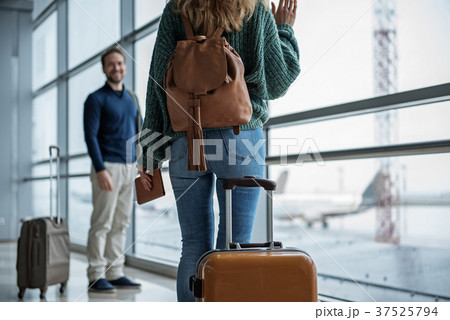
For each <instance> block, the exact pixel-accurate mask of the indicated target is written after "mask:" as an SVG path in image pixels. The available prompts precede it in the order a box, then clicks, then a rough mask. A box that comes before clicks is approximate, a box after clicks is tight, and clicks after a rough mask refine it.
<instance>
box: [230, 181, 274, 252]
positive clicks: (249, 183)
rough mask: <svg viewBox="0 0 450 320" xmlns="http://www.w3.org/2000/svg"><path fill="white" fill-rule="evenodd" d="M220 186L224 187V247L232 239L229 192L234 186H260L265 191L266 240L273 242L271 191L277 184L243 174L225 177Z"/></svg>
mask: <svg viewBox="0 0 450 320" xmlns="http://www.w3.org/2000/svg"><path fill="white" fill-rule="evenodd" d="M222 186H223V188H224V189H225V232H226V249H227V250H229V249H230V248H231V243H232V242H233V241H232V237H233V236H232V234H233V231H232V227H231V226H232V220H231V219H232V214H231V209H232V202H231V192H232V191H233V189H234V188H235V187H247V188H257V187H261V188H264V189H265V190H266V191H267V241H268V242H269V243H272V242H273V198H272V197H273V191H274V190H275V189H276V187H277V184H276V182H275V181H272V180H268V179H260V178H255V177H251V176H245V177H244V178H232V179H225V180H224V181H223V182H222Z"/></svg>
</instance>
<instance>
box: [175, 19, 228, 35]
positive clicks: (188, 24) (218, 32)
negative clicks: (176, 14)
mask: <svg viewBox="0 0 450 320" xmlns="http://www.w3.org/2000/svg"><path fill="white" fill-rule="evenodd" d="M181 20H183V24H184V31H185V32H186V39H188V40H191V39H194V31H193V30H192V26H191V22H190V21H189V19H188V17H186V16H185V15H184V14H182V15H181ZM223 30H224V29H223V28H222V27H218V28H217V30H216V32H214V36H213V38H220V37H221V36H222V33H223Z"/></svg>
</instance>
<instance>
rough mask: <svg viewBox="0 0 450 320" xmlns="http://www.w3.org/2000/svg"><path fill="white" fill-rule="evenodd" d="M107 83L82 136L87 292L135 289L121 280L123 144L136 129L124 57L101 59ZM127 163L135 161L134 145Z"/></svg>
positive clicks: (127, 207)
mask: <svg viewBox="0 0 450 320" xmlns="http://www.w3.org/2000/svg"><path fill="white" fill-rule="evenodd" d="M102 66H103V73H104V74H105V76H106V83H105V85H104V86H103V87H101V88H100V89H98V90H97V91H95V92H93V93H91V94H90V95H89V96H88V98H87V99H86V102H85V104H84V134H85V140H86V144H87V148H88V152H89V156H90V157H91V160H92V170H91V176H90V177H91V182H92V203H93V205H94V210H93V212H92V216H91V227H90V230H89V236H88V244H87V256H88V262H89V267H88V272H87V273H88V278H89V291H95V292H105V293H106V292H108V293H112V292H115V291H116V288H117V289H119V288H139V287H140V284H138V283H135V282H133V281H131V280H130V279H128V278H127V277H125V276H124V274H123V265H124V262H125V256H124V249H125V240H126V228H127V227H128V225H129V217H130V213H131V210H132V200H133V179H134V177H135V174H136V172H135V166H134V165H127V164H126V160H127V154H126V152H127V143H126V142H127V140H128V139H130V138H131V137H133V136H135V135H136V133H137V131H138V130H137V126H138V125H139V123H140V119H141V118H140V114H139V112H138V109H137V106H136V103H135V101H136V100H135V96H134V94H133V95H132V93H131V92H129V91H127V90H125V86H124V84H123V82H122V80H123V78H124V76H125V73H126V65H125V55H124V54H123V52H122V51H121V50H120V49H119V48H117V47H113V48H110V49H108V50H106V51H105V52H104V53H103V55H102ZM132 150H133V154H132V159H133V161H135V159H136V149H135V145H133V148H132Z"/></svg>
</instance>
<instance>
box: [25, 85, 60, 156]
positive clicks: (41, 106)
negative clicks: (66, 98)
mask: <svg viewBox="0 0 450 320" xmlns="http://www.w3.org/2000/svg"><path fill="white" fill-rule="evenodd" d="M56 101H57V89H56V87H54V88H51V89H49V90H46V91H45V92H44V93H42V94H40V95H39V96H36V97H35V98H34V99H33V107H32V111H31V112H32V115H31V118H32V157H31V158H32V161H39V160H44V159H48V158H49V152H48V147H49V146H50V145H52V144H57V143H58V138H57V112H58V111H57V102H56Z"/></svg>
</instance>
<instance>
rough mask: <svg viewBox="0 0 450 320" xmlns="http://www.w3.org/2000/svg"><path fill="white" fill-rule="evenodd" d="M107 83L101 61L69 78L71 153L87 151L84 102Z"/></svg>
mask: <svg viewBox="0 0 450 320" xmlns="http://www.w3.org/2000/svg"><path fill="white" fill-rule="evenodd" d="M104 83H105V75H104V74H103V72H102V66H101V63H100V62H98V63H95V64H94V65H93V66H91V67H89V68H88V69H86V70H83V71H82V72H80V73H79V74H77V75H75V76H73V77H71V78H70V79H69V119H70V121H69V153H70V154H80V153H86V152H87V148H86V143H85V141H84V131H83V111H84V102H85V100H86V98H87V96H88V95H89V94H90V93H91V92H93V91H95V90H97V89H98V88H100V87H101V86H102V85H103V84H104Z"/></svg>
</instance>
